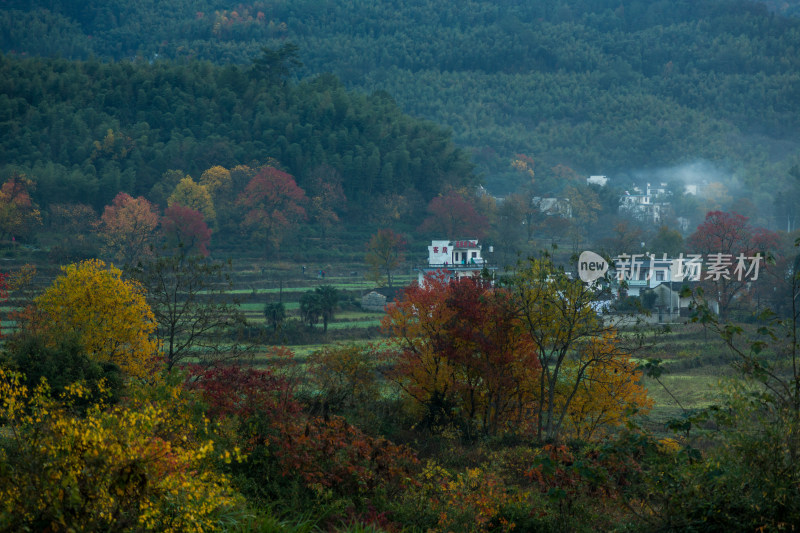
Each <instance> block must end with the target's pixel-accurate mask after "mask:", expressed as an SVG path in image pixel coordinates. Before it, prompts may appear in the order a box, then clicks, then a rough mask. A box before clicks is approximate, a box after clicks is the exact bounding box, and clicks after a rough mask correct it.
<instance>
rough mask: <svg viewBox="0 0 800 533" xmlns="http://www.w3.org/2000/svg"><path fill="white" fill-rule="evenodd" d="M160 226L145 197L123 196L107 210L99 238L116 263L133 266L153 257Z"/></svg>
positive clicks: (122, 193) (120, 195)
mask: <svg viewBox="0 0 800 533" xmlns="http://www.w3.org/2000/svg"><path fill="white" fill-rule="evenodd" d="M157 226H158V215H157V214H156V213H155V211H154V210H153V206H152V204H151V203H150V202H148V201H147V200H146V199H145V198H143V197H141V196H140V197H138V198H133V197H131V196H130V195H129V194H125V193H124V192H121V193H119V194H117V196H115V197H114V200H113V201H112V202H111V205H108V206H106V208H105V210H104V211H103V216H102V217H101V219H100V235H101V237H102V238H103V239H104V240H105V243H106V247H107V249H108V251H109V252H110V253H112V254H113V255H114V256H115V257H116V258H117V259H119V260H121V261H123V262H124V263H132V262H133V261H134V260H136V259H137V258H139V257H142V256H147V255H149V253H150V245H151V244H152V241H153V238H154V237H155V231H156V227H157Z"/></svg>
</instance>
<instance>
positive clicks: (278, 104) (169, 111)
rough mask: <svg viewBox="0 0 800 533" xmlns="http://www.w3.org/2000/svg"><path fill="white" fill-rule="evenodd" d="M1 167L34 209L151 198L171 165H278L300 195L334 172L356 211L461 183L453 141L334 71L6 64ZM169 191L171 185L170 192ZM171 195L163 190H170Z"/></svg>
mask: <svg viewBox="0 0 800 533" xmlns="http://www.w3.org/2000/svg"><path fill="white" fill-rule="evenodd" d="M0 72H2V81H0V84H1V85H2V89H0V93H1V94H0V101H1V102H2V103H0V109H2V112H3V117H2V128H3V131H4V134H3V135H2V137H1V138H0V143H1V145H2V148H0V149H2V152H3V154H4V163H6V164H7V165H12V166H16V167H20V168H22V169H23V170H27V171H29V172H30V174H31V175H32V176H34V179H35V181H36V182H37V185H38V187H37V197H38V199H39V201H40V203H42V204H50V203H52V202H54V201H58V202H79V201H80V202H84V203H89V204H91V205H93V206H94V207H95V208H97V209H101V208H102V206H104V205H106V204H107V203H109V202H110V200H111V199H112V198H113V197H114V196H115V195H116V194H117V192H119V191H120V190H123V191H126V192H129V193H132V194H136V195H147V194H149V193H150V191H151V189H152V188H153V187H154V186H155V185H157V184H158V182H159V181H160V180H161V177H162V174H163V173H164V172H166V171H167V170H170V169H180V170H182V171H184V172H186V173H188V174H190V175H192V176H194V177H195V178H199V177H200V173H201V172H203V171H204V170H206V169H208V168H210V167H211V166H214V165H223V166H226V167H233V166H236V165H237V164H245V163H248V164H249V163H251V162H254V161H255V162H259V163H265V162H267V161H268V159H269V158H270V157H272V158H275V159H277V160H279V161H281V162H283V163H284V164H285V165H286V167H287V168H288V169H289V171H290V172H291V173H292V174H293V175H294V176H295V179H296V180H297V182H298V184H299V186H301V187H304V188H306V189H307V188H308V184H309V181H310V180H311V176H312V175H313V174H314V173H315V172H317V171H319V169H320V168H321V167H323V166H324V165H328V166H330V167H332V168H333V169H334V170H335V171H336V173H338V176H341V178H339V179H340V180H341V185H342V187H343V189H344V193H345V195H346V196H347V198H349V199H351V200H353V204H354V205H359V204H366V203H368V200H369V199H370V198H371V197H373V196H375V197H378V196H384V195H389V194H393V193H399V192H403V191H408V190H410V189H416V190H417V191H419V193H420V194H422V195H423V196H426V197H428V198H430V197H431V196H433V195H435V194H436V193H438V192H439V191H440V190H441V187H442V186H443V184H444V183H450V184H456V183H459V182H467V181H468V180H469V179H470V178H471V177H472V174H471V166H470V164H469V162H468V161H467V159H466V156H465V155H464V154H463V153H462V152H460V151H458V150H457V149H455V147H454V146H453V145H452V143H451V142H450V139H449V133H447V132H446V131H445V130H444V129H442V128H440V127H437V126H435V125H434V124H431V123H426V122H422V121H419V120H416V119H412V118H410V117H408V116H406V115H403V114H402V113H401V112H400V110H399V108H398V107H397V105H396V104H395V103H394V102H393V101H392V99H391V98H390V97H388V96H387V95H385V94H381V93H376V94H373V95H372V96H369V97H367V96H364V95H361V94H358V93H352V92H348V91H346V90H345V89H344V88H343V87H342V86H341V84H340V83H339V82H338V81H337V80H336V79H335V78H334V77H332V76H330V75H327V76H321V77H318V78H315V79H312V80H309V81H307V82H303V83H299V84H297V85H293V84H292V85H289V84H286V83H284V82H283V81H281V80H280V79H278V80H275V79H272V78H271V77H270V76H267V75H266V73H264V72H262V71H261V70H259V63H255V64H254V65H253V66H252V67H247V68H246V67H239V66H235V65H229V66H225V67H219V66H214V65H212V64H210V63H207V62H199V61H198V62H192V63H190V64H188V65H182V64H175V63H172V62H158V63H155V64H153V65H150V64H147V63H139V64H136V63H127V62H122V63H102V62H99V61H96V60H88V61H85V62H71V61H68V60H64V59H18V58H15V57H10V56H4V57H2V58H0ZM172 186H174V184H173V185H172ZM168 192H171V191H168Z"/></svg>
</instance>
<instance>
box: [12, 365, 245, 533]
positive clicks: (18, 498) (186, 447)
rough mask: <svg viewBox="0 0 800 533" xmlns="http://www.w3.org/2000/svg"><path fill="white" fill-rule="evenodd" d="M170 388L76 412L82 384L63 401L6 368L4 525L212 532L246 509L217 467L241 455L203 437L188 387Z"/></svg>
mask: <svg viewBox="0 0 800 533" xmlns="http://www.w3.org/2000/svg"><path fill="white" fill-rule="evenodd" d="M162 388H163V390H162V391H160V393H159V395H160V399H158V398H157V397H154V396H152V395H148V394H147V393H145V394H140V395H139V396H138V398H135V399H133V400H132V401H131V402H130V403H129V404H127V405H118V406H115V407H110V408H104V406H103V404H102V403H96V404H95V405H94V406H93V407H92V408H90V409H89V410H88V411H87V412H86V415H85V416H76V415H74V414H73V413H72V410H71V409H70V406H71V405H72V404H73V403H74V402H75V401H76V400H80V399H81V398H83V397H84V396H85V395H86V394H88V392H89V391H88V390H87V389H86V388H85V387H83V386H82V385H80V384H74V385H70V386H68V387H66V389H65V393H64V394H63V395H62V396H61V397H60V398H57V399H56V398H53V397H52V395H51V394H50V392H49V389H48V387H47V385H46V383H44V382H43V383H42V384H41V385H39V386H37V387H36V388H35V389H33V390H31V389H29V388H27V387H26V386H24V385H23V384H22V381H21V377H20V376H19V374H15V373H13V372H9V371H8V370H4V369H3V368H2V367H0V398H2V399H3V400H2V402H0V428H2V430H3V433H2V434H0V529H2V530H4V531H154V530H157V531H175V532H183V531H190V530H191V531H202V530H207V529H214V528H215V527H216V526H217V525H218V524H219V521H220V519H221V518H222V517H224V516H226V515H227V516H230V514H231V513H237V512H238V511H239V510H240V509H241V507H242V505H243V502H242V500H241V498H240V497H239V496H237V494H236V493H235V492H234V491H232V490H231V488H230V483H229V481H228V479H227V478H226V477H225V476H224V475H221V474H218V473H217V472H216V471H215V470H214V469H213V468H212V466H213V463H214V462H216V461H221V462H225V461H230V460H231V459H232V458H233V457H234V456H235V453H233V454H232V453H231V451H229V450H215V449H214V445H213V443H212V441H211V440H209V439H207V438H205V437H203V432H204V430H203V428H202V427H200V426H197V425H195V424H193V423H192V418H191V417H190V416H189V415H188V411H187V402H188V398H187V397H186V395H185V393H184V392H183V391H182V390H181V388H180V387H179V386H173V385H169V384H165V385H164V386H163V387H162ZM166 398H169V399H170V402H169V403H166V402H165V401H164V399H166Z"/></svg>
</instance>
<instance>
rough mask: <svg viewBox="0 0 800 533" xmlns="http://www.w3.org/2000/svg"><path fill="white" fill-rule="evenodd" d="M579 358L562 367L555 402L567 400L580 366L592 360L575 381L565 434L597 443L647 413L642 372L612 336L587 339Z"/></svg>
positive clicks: (647, 398)
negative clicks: (634, 416) (633, 416)
mask: <svg viewBox="0 0 800 533" xmlns="http://www.w3.org/2000/svg"><path fill="white" fill-rule="evenodd" d="M581 351H582V353H580V354H579V355H578V357H577V358H576V359H574V360H568V361H567V364H566V365H565V368H564V370H565V372H564V375H565V377H566V379H564V380H563V383H564V384H566V385H567V386H566V387H564V388H563V389H562V390H560V391H559V395H558V396H557V401H559V402H566V401H567V400H568V399H570V396H569V393H570V390H569V385H570V384H572V383H575V377H576V373H577V372H579V371H580V369H581V362H582V361H587V360H593V361H594V364H591V365H589V366H588V367H586V368H585V370H584V374H583V378H582V379H580V380H578V383H579V385H578V389H577V390H575V394H574V396H572V398H571V401H570V403H569V407H568V408H567V417H566V419H565V423H564V433H565V435H568V436H569V437H571V438H574V439H580V440H584V441H589V440H596V439H598V438H601V437H603V436H605V435H607V434H608V431H609V429H613V428H616V427H620V426H622V425H624V424H625V422H626V421H627V420H628V418H629V417H630V415H631V414H633V413H635V412H640V413H643V412H646V411H649V410H650V408H651V407H652V406H653V400H652V399H651V398H650V397H648V396H647V389H645V388H644V386H643V385H642V383H641V377H642V372H641V370H639V365H638V364H637V363H636V362H635V361H634V360H632V358H631V354H630V353H628V352H627V351H625V350H621V349H620V347H619V343H618V342H617V339H616V336H615V334H614V333H613V332H607V333H606V334H604V335H602V336H598V337H594V338H592V339H590V340H589V341H588V342H586V343H585V344H583V346H581Z"/></svg>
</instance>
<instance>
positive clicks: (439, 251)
mask: <svg viewBox="0 0 800 533" xmlns="http://www.w3.org/2000/svg"><path fill="white" fill-rule="evenodd" d="M481 250H482V246H481V245H480V244H478V240H477V239H464V240H455V241H449V240H448V241H445V240H436V241H431V244H430V246H428V264H427V265H424V266H421V267H418V268H417V271H418V272H419V283H420V285H422V284H423V283H424V280H425V276H427V275H429V274H433V273H435V272H439V271H444V272H447V273H448V275H449V276H450V278H451V279H459V278H465V277H477V276H480V275H481V271H482V270H483V269H484V268H486V269H488V270H489V271H495V270H497V267H490V266H489V265H488V263H487V261H486V259H485V258H484V257H483V256H482V255H481ZM490 251H491V249H490Z"/></svg>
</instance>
